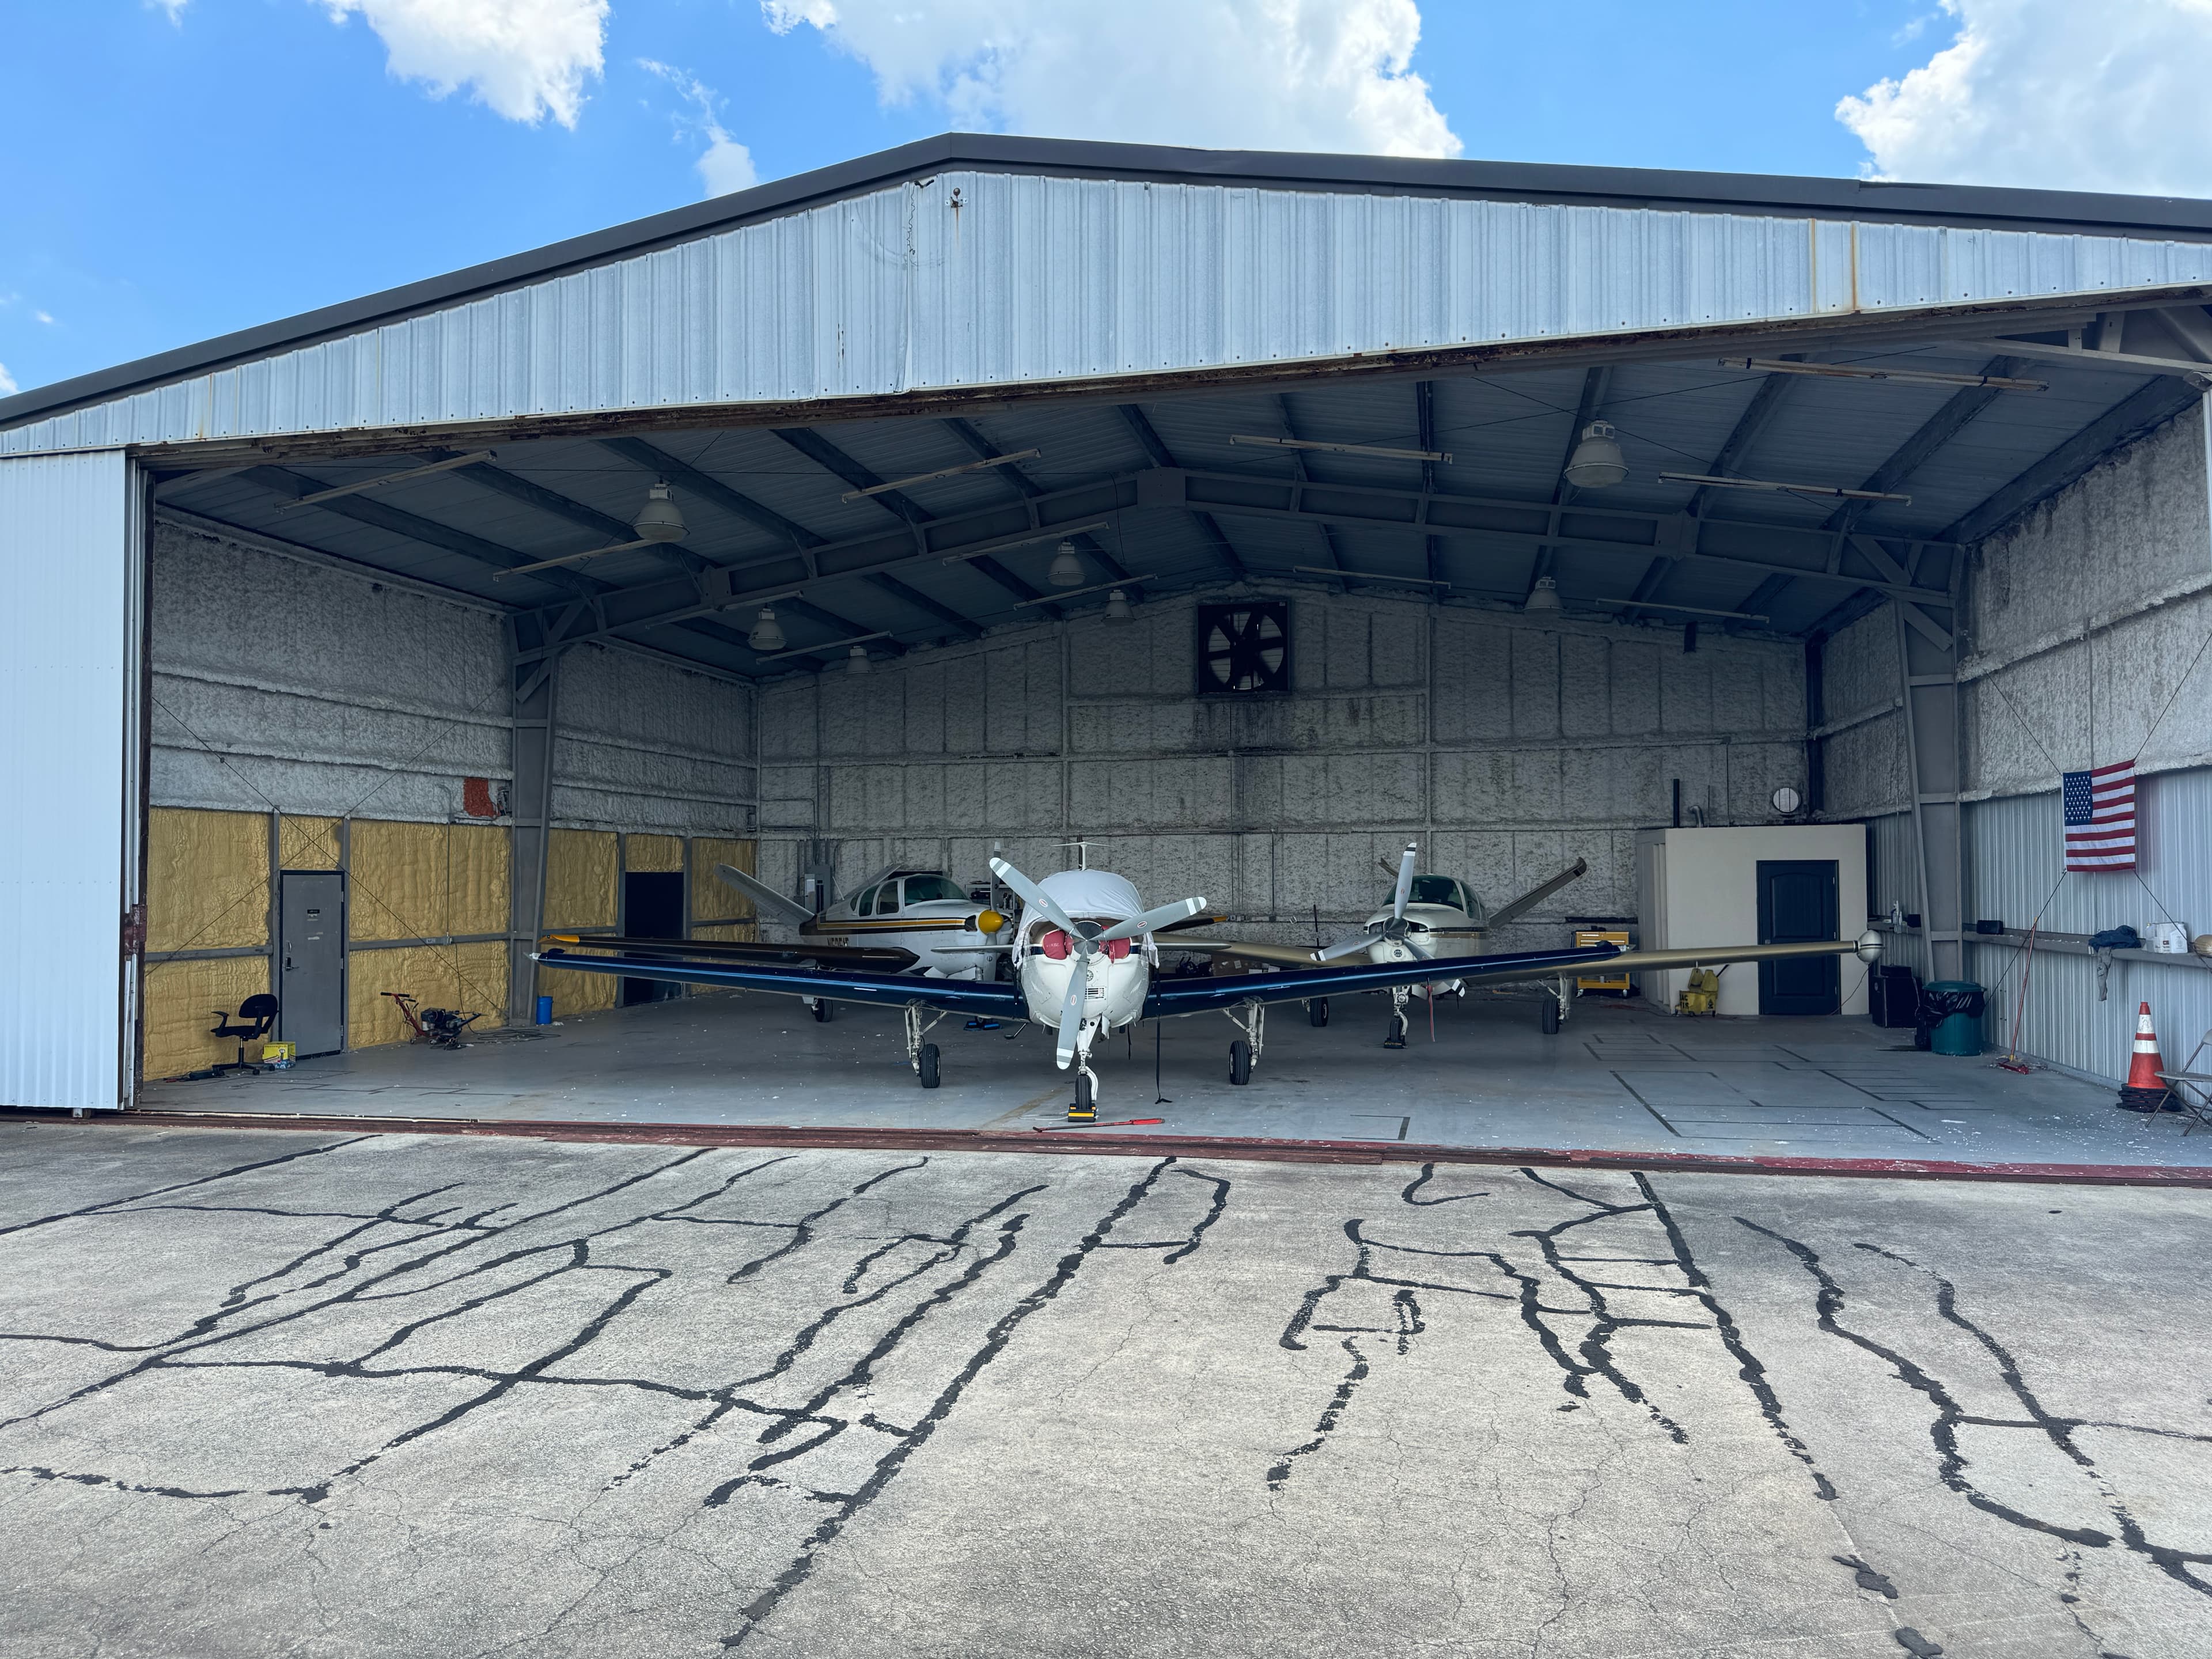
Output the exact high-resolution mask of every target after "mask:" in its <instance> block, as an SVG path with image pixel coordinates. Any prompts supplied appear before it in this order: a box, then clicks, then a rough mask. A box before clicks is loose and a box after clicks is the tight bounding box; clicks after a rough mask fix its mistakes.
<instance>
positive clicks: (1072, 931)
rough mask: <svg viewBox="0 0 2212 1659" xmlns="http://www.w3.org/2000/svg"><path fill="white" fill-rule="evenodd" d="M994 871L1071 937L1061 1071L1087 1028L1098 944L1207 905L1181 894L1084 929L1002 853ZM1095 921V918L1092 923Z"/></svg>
mask: <svg viewBox="0 0 2212 1659" xmlns="http://www.w3.org/2000/svg"><path fill="white" fill-rule="evenodd" d="M991 873H992V874H993V875H994V876H996V877H998V878H999V879H1000V881H1002V882H1004V883H1006V885H1007V887H1009V888H1010V889H1012V891H1013V892H1014V893H1015V894H1016V895H1017V896H1019V897H1020V899H1021V901H1022V902H1023V903H1024V904H1026V905H1030V906H1032V907H1034V908H1036V911H1037V912H1038V914H1039V915H1042V916H1043V917H1044V919H1045V920H1046V921H1049V922H1050V923H1051V924H1052V925H1053V926H1054V927H1057V928H1058V929H1060V932H1061V933H1064V934H1066V937H1067V948H1068V951H1069V952H1070V953H1071V954H1072V955H1073V957H1075V966H1076V971H1075V972H1074V973H1073V974H1071V975H1068V980H1067V1000H1066V1001H1064V1002H1063V1003H1061V1004H1060V1040H1059V1042H1058V1044H1057V1045H1056V1046H1057V1054H1056V1058H1057V1059H1058V1060H1059V1062H1060V1069H1061V1070H1062V1071H1065V1070H1066V1069H1067V1065H1068V1062H1069V1061H1070V1060H1073V1059H1074V1058H1075V1051H1076V1047H1077V1043H1078V1041H1079V1038H1080V1037H1081V1036H1082V1034H1083V1006H1084V1002H1085V999H1086V998H1087V997H1088V996H1089V995H1090V994H1091V961H1092V960H1093V958H1095V957H1097V955H1098V947H1099V946H1100V945H1111V944H1113V943H1114V942H1115V940H1117V939H1135V938H1137V937H1139V935H1140V934H1144V933H1151V932H1152V931H1153V930H1154V929H1156V928H1160V927H1167V926H1169V925H1170V923H1173V922H1178V921H1185V920H1187V919H1188V918H1189V917H1192V916H1194V915H1197V914H1198V913H1199V912H1200V911H1201V910H1203V909H1204V908H1206V901H1205V900H1204V899H1202V898H1187V899H1177V900H1176V902H1174V903H1172V904H1163V905H1159V906H1158V907H1156V908H1153V909H1150V910H1147V911H1146V912H1145V913H1144V914H1143V915H1135V916H1131V917H1130V918H1129V919H1128V920H1127V921H1117V922H1115V924H1114V925H1113V926H1112V927H1108V928H1106V929H1104V930H1103V931H1101V932H1095V933H1085V931H1084V925H1083V924H1082V923H1080V922H1078V921H1075V920H1074V919H1073V917H1071V916H1070V915H1068V914H1067V912H1066V911H1065V910H1063V909H1061V908H1060V906H1059V905H1058V904H1056V903H1055V902H1054V901H1053V897H1052V895H1050V894H1049V893H1048V892H1046V891H1045V890H1044V889H1043V888H1042V887H1040V886H1038V885H1037V884H1036V883H1035V882H1033V881H1031V880H1030V878H1028V877H1027V876H1025V875H1024V874H1023V873H1022V872H1020V871H1018V870H1017V869H1015V868H1014V866H1012V865H1011V864H1009V863H1007V862H1006V860H1004V859H993V860H991ZM1093 926H1094V927H1095V926H1096V924H1093Z"/></svg>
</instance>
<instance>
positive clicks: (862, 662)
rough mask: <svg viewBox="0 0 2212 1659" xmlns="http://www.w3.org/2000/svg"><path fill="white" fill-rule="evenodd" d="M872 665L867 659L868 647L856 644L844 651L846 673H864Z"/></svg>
mask: <svg viewBox="0 0 2212 1659" xmlns="http://www.w3.org/2000/svg"><path fill="white" fill-rule="evenodd" d="M872 666H873V665H872V663H870V662H869V661H868V647H866V646H865V645H856V646H854V647H853V648H852V649H851V650H850V651H848V652H847V653H845V671H846V672H847V673H848V674H865V673H866V672H868V671H869V670H870V669H871V668H872Z"/></svg>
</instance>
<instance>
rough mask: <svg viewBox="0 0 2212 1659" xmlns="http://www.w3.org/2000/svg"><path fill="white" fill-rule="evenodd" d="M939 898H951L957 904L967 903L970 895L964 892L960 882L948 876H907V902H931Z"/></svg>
mask: <svg viewBox="0 0 2212 1659" xmlns="http://www.w3.org/2000/svg"><path fill="white" fill-rule="evenodd" d="M939 899H951V900H952V901H953V902H955V903H957V904H965V903H966V902H968V895H967V894H965V893H963V892H962V891H961V890H960V887H959V884H958V883H957V882H955V881H953V880H952V879H951V878H950V877H948V876H908V878H906V902H908V904H929V903H934V902H937V901H938V900H939Z"/></svg>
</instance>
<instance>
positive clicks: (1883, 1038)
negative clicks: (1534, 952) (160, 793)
mask: <svg viewBox="0 0 2212 1659" xmlns="http://www.w3.org/2000/svg"><path fill="white" fill-rule="evenodd" d="M1384 1007H1385V1005H1384V1003H1383V1000H1381V999H1380V998H1376V997H1361V998H1355V999H1352V1000H1339V1001H1337V1002H1336V1003H1335V1004H1334V1007H1333V1010H1332V1018H1331V1023H1330V1024H1329V1025H1328V1026H1327V1027H1325V1028H1323V1029H1320V1030H1316V1029H1314V1028H1313V1027H1311V1026H1310V1025H1309V1024H1307V1023H1306V1019H1305V1016H1304V1011H1303V1010H1302V1009H1301V1008H1299V1007H1298V1006H1296V1005H1291V1006H1287V1007H1285V1008H1282V1009H1278V1010H1275V1011H1273V1012H1270V1014H1269V1017H1268V1020H1267V1041H1266V1047H1265V1049H1264V1052H1263V1054H1262V1057H1261V1062H1260V1064H1259V1066H1258V1067H1257V1068H1256V1070H1255V1073H1254V1075H1253V1079H1252V1081H1251V1083H1250V1084H1249V1085H1246V1086H1245V1087H1243V1088H1235V1087H1232V1086H1231V1085H1230V1083H1229V1081H1228V1048H1229V1043H1230V1041H1231V1038H1232V1037H1233V1036H1235V1035H1236V1032H1235V1031H1234V1030H1233V1029H1232V1028H1231V1025H1230V1024H1229V1022H1228V1021H1227V1020H1226V1019H1224V1018H1220V1017H1219V1016H1218V1015H1201V1016H1198V1017H1194V1018H1188V1019H1175V1020H1167V1021H1164V1022H1160V1023H1159V1024H1160V1037H1161V1054H1160V1067H1159V1070H1160V1080H1161V1087H1160V1088H1159V1089H1158V1091H1155V1089H1154V1087H1153V1069H1154V1068H1153V1054H1152V1047H1153V1042H1152V1027H1151V1026H1149V1025H1148V1026H1145V1027H1142V1028H1140V1029H1139V1031H1138V1032H1137V1034H1136V1035H1135V1036H1134V1037H1133V1040H1129V1041H1121V1040H1117V1041H1115V1042H1112V1043H1111V1044H1110V1045H1109V1047H1108V1049H1107V1052H1106V1053H1105V1054H1104V1056H1103V1060H1102V1061H1101V1063H1100V1064H1099V1066H1098V1071H1099V1076H1100V1080H1101V1084H1102V1085H1103V1094H1102V1097H1101V1101H1100V1110H1099V1117H1100V1120H1101V1121H1102V1123H1112V1122H1115V1121H1119V1120H1122V1119H1127V1118H1132V1117H1159V1118H1162V1119H1164V1120H1165V1121H1164V1122H1163V1123H1162V1124H1161V1125H1159V1126H1158V1128H1157V1129H1145V1128H1137V1129H1132V1130H1128V1131H1117V1133H1161V1134H1178V1135H1179V1134H1200V1135H1225V1136H1239V1137H1244V1136H1259V1137H1266V1138H1270V1139H1320V1140H1383V1141H1389V1140H1405V1141H1408V1142H1412V1143H1416V1144H1425V1145H1431V1146H1504V1147H1545V1148H1551V1149H1557V1150H1561V1151H1567V1150H1595V1151H1619V1152H1653V1153H1674V1154H1698V1153H1710V1154H1717V1155H1731V1156H1742V1155H1749V1156H1791V1157H1817V1158H1916V1159H1930V1160H1942V1161H1955V1162H1966V1163H2041V1164H2119V1165H2168V1166H2185V1167H2191V1168H2201V1167H2205V1166H2208V1165H2212V1133H2197V1134H2187V1135H2185V1133H2184V1131H2185V1129H2186V1128H2187V1127H2188V1120H2186V1119H2185V1118H2182V1117H2179V1116H2178V1115H2173V1114H2165V1115H2159V1116H2156V1117H2151V1118H2146V1117H2144V1116H2142V1115H2138V1114H2136V1113H2132V1112H2124V1111H2120V1110H2118V1109H2116V1108H2115V1107H2114V1104H2113V1102H2114V1100H2115V1098H2116V1097H2117V1092H2118V1091H2117V1087H2116V1086H2115V1087H2100V1086H2098V1085H2092V1084H2087V1083H2083V1082H2081V1081H2080V1080H2079V1079H2075V1078H2071V1077H2068V1076H2065V1075H2063V1074H2061V1073H2051V1072H2040V1073H2035V1074H2033V1075H2031V1076H2026V1077H2022V1076H2020V1075H2017V1074H2015V1073H2008V1072H2005V1071H2002V1070H2000V1069H1998V1068H1997V1066H1996V1063H1995V1062H1996V1060H1997V1059H1999V1058H2001V1057H2002V1056H2000V1055H1995V1054H1990V1055H1984V1056H1983V1057H1981V1058H1979V1059H1977V1060H1962V1059H1954V1058H1949V1057H1947V1056H1944V1055H1940V1054H1925V1053H1916V1052H1914V1051H1913V1050H1912V1048H1911V1035H1912V1034H1911V1032H1910V1031H1893V1030H1880V1029H1877V1028H1876V1027H1875V1026H1873V1025H1871V1024H1869V1023H1867V1022H1866V1021H1864V1020H1857V1019H1842V1018H1828V1019H1813V1018H1779V1019H1718V1020H1716V1019H1700V1020H1690V1019H1678V1018H1672V1017H1669V1016H1668V1015H1665V1014H1661V1013H1657V1012H1653V1011H1652V1010H1650V1009H1649V1008H1648V1007H1646V1006H1644V1005H1643V1004H1642V1003H1641V1002H1640V1001H1639V1000H1628V1001H1626V1002H1616V1001H1609V1000H1601V999H1597V998H1583V999H1582V1000H1579V1001H1578V1002H1577V1004H1576V1005H1575V1007H1574V1010H1573V1012H1572V1014H1571V1017H1570V1018H1569V1019H1568V1021H1567V1022H1566V1024H1565V1026H1564V1027H1563V1028H1562V1030H1561V1031H1560V1032H1559V1035H1558V1036H1544V1035H1543V1034H1542V1033H1541V1030H1540V1029H1539V1005H1538V1004H1537V1003H1536V1002H1535V1001H1534V1000H1533V999H1531V998H1529V997H1527V996H1525V995H1522V996H1504V995H1498V994H1488V995H1481V996H1477V997H1474V998H1470V999H1469V1000H1468V1001H1466V1002H1464V1003H1462V1002H1458V1001H1455V1000H1441V1001H1439V1002H1438V1003H1437V1006H1436V1018H1435V1041H1434V1042H1431V1040H1430V1029H1429V1021H1428V1018H1427V1010H1426V1008H1425V1006H1423V1005H1416V1006H1415V1007H1414V1009H1413V1013H1414V1016H1415V1018H1414V1026H1413V1038H1412V1041H1411V1042H1410V1043H1409V1044H1408V1046H1407V1048H1405V1049H1403V1050H1402V1051H1389V1050H1385V1049H1384V1048H1382V1046H1381V1040H1382V1036H1383V1025H1384ZM931 1041H933V1042H937V1043H938V1044H939V1046H940V1048H941V1049H942V1052H943V1055H944V1059H943V1068H944V1077H945V1083H944V1085H943V1086H942V1087H941V1088H939V1089H936V1090H933V1091H925V1090H922V1089H921V1088H920V1087H918V1086H917V1085H915V1080H914V1075H913V1073H912V1072H911V1071H909V1070H908V1067H907V1066H906V1063H905V1048H904V1043H903V1039H902V1036H901V1026H900V1022H899V1019H898V1018H897V1017H896V1014H894V1013H893V1012H891V1011H889V1010H883V1009H876V1008H868V1007H863V1006H854V1005H849V1004H848V1005H845V1006H842V1007H840V1008H839V1009H838V1010H837V1012H836V1018H834V1019H833V1020H832V1021H831V1022H830V1023H829V1024H826V1025H819V1024H816V1023H815V1022H814V1021H813V1020H812V1018H810V1017H809V1016H808V1015H807V1013H806V1012H805V1009H804V1008H803V1007H802V1006H800V1005H799V1003H797V1002H796V1001H795V1000H791V999H787V998H782V997H769V996H729V995H707V996H697V997H690V998H685V999H681V1000H673V1001H668V1002H660V1003H649V1004H646V1005H642V1006H638V1007H635V1008H629V1009H620V1010H614V1011H611V1012H605V1013H600V1014H592V1015H587V1016H585V1017H583V1018H579V1019H573V1020H569V1021H567V1022H565V1023H563V1024H561V1025H559V1026H556V1027H553V1028H550V1029H547V1030H542V1031H539V1032H533V1033H530V1034H527V1035H523V1036H503V1035H494V1036H489V1037H487V1038H486V1039H484V1040H483V1041H481V1042H477V1044H475V1045H474V1046H472V1047H471V1048H465V1049H462V1050H457V1051H453V1052H445V1051H440V1050H434V1049H428V1048H414V1047H403V1048H371V1049H365V1050H362V1051H360V1052H357V1053H354V1054H343V1055H335V1056H331V1057H328V1058H325V1059H319V1060H302V1061H301V1062H300V1064H299V1065H298V1066H295V1068H294V1069H293V1070H291V1071H289V1072H280V1073H264V1074H263V1075H261V1076H258V1077H240V1078H234V1079H221V1080H208V1081H202V1082H197V1083H167V1084H159V1085H155V1086H153V1087H151V1088H149V1089H148V1090H146V1091H143V1093H142V1095H141V1103H143V1105H145V1106H147V1107H149V1108H153V1109H179V1110H200V1111H223V1112H231V1111H273V1112H289V1113H300V1114H304V1115H325V1114H347V1115H351V1114H362V1115H373V1116H380V1117H466V1118H509V1119H537V1120H585V1121H595V1120H606V1121H617V1122H629V1123H676V1124H769V1125H784V1126H790V1127H801V1126H804V1127H825V1126H847V1127H915V1128H931V1129H981V1128H987V1127H988V1128H994V1129H997V1130H1000V1131H1005V1130H1008V1129H1014V1130H1018V1129H1020V1128H1022V1127H1042V1126H1047V1125H1051V1124H1054V1123H1059V1122H1063V1121H1065V1120H1064V1114H1065V1111H1066V1104H1067V1102H1068V1101H1069V1100H1070V1099H1071V1098H1072V1097H1073V1091H1072V1087H1071V1085H1069V1083H1068V1081H1067V1079H1066V1075H1065V1074H1063V1073H1058V1072H1056V1071H1054V1068H1053V1064H1052V1048H1051V1038H1050V1036H1049V1034H1048V1033H1045V1032H1042V1031H1041V1030H1034V1029H1030V1030H1021V1029H1019V1028H1017V1027H1013V1026H1008V1027H1006V1028H1005V1029H1003V1030H998V1031H990V1032H985V1031H969V1030H963V1027H962V1022H961V1021H960V1020H958V1019H957V1018H956V1019H948V1020H946V1021H945V1022H944V1023H943V1024H940V1025H939V1026H938V1027H937V1029H936V1030H934V1031H933V1033H932V1034H931ZM1159 1094H1164V1095H1166V1096H1167V1097H1168V1103H1164V1104H1161V1103H1156V1102H1157V1097H1158V1095H1159ZM1066 1133H1069V1134H1072V1135H1079V1134H1080V1133H1083V1131H1081V1130H1071V1131H1066Z"/></svg>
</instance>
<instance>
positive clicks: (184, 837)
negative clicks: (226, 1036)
mask: <svg viewBox="0 0 2212 1659" xmlns="http://www.w3.org/2000/svg"><path fill="white" fill-rule="evenodd" d="M268 943H269V818H268V815H267V814H266V813H263V812H203V811H193V810H191V809H190V808H185V807H174V806H157V807H155V808H154V809H153V811H151V812H150V813H149V814H148V817H147V823H146V948H147V949H148V950H149V951H214V950H222V949H228V948H233V947H236V946H240V945H267V944H268ZM261 988H262V989H264V990H266V989H268V987H266V986H265V985H264V987H261ZM210 1023H212V1022H210Z"/></svg>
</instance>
